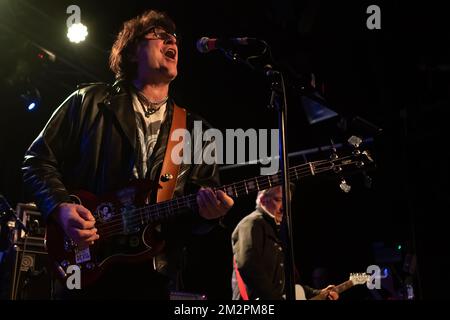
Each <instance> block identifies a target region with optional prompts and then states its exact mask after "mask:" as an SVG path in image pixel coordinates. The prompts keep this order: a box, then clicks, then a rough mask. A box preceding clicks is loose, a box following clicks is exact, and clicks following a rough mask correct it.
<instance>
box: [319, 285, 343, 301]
mask: <svg viewBox="0 0 450 320" xmlns="http://www.w3.org/2000/svg"><path fill="white" fill-rule="evenodd" d="M319 296H322V298H323V300H337V299H339V293H337V292H336V286H334V285H329V286H328V287H326V288H324V289H322V290H320V294H319Z"/></svg>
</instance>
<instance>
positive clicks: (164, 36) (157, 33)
mask: <svg viewBox="0 0 450 320" xmlns="http://www.w3.org/2000/svg"><path fill="white" fill-rule="evenodd" d="M148 34H152V35H153V36H154V37H155V38H156V39H158V40H162V41H164V42H169V41H173V42H174V43H175V44H176V45H179V44H180V38H179V37H178V36H177V35H176V34H175V33H169V32H167V31H165V30H163V29H161V28H160V27H151V28H150V29H148V31H146V32H145V33H144V38H145V39H147V40H156V39H150V38H147V35H148Z"/></svg>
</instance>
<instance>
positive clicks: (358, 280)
mask: <svg viewBox="0 0 450 320" xmlns="http://www.w3.org/2000/svg"><path fill="white" fill-rule="evenodd" d="M369 280H370V275H369V274H366V273H350V277H349V279H348V280H347V281H345V282H343V283H341V284H339V285H337V286H336V287H335V288H334V291H336V292H337V293H338V294H341V293H342V292H344V291H347V290H348V289H350V288H351V287H353V286H355V285H360V284H366V283H367V281H369ZM327 296H328V292H324V293H320V294H318V295H317V296H314V297H312V298H311V299H309V300H327ZM295 299H296V300H307V299H306V296H305V290H304V289H303V287H302V286H301V285H299V284H296V285H295Z"/></svg>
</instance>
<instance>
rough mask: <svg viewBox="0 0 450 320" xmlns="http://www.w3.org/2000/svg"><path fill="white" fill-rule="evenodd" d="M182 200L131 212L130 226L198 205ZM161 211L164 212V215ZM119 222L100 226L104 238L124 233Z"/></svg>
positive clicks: (187, 198)
mask: <svg viewBox="0 0 450 320" xmlns="http://www.w3.org/2000/svg"><path fill="white" fill-rule="evenodd" d="M349 164H353V162H350V163H347V164H345V165H349ZM332 168H333V166H330V167H327V168H323V169H317V170H315V172H316V173H321V172H326V171H329V170H332ZM308 171H309V169H308ZM305 173H306V172H305V170H303V172H301V173H298V172H297V173H293V172H290V173H289V174H290V176H292V175H297V176H298V175H299V174H300V175H302V176H305ZM261 185H262V186H263V187H262V188H261V190H262V189H265V188H270V187H271V183H270V182H263V183H262V184H261ZM223 188H224V187H223V186H222V187H220V188H216V190H222V189H223ZM236 190H239V191H237V192H242V191H244V190H245V187H241V188H237V189H236ZM181 198H184V199H183V200H182V201H177V205H173V204H166V205H162V204H163V203H158V204H152V205H150V206H148V207H144V208H138V209H135V210H130V211H129V212H138V214H135V215H132V216H130V219H129V221H128V224H131V225H135V224H136V223H137V222H139V220H141V221H140V222H141V226H142V225H143V224H144V222H145V223H147V224H148V223H149V222H151V220H153V219H154V218H167V217H170V216H174V215H176V214H177V213H178V214H179V213H182V212H180V211H178V210H179V209H186V208H189V207H191V208H192V206H193V205H195V204H196V194H193V195H188V196H185V197H180V198H176V199H173V200H177V199H181ZM173 200H169V201H168V202H173ZM180 202H181V204H180ZM150 207H156V208H157V207H159V208H160V210H157V211H156V212H154V213H145V211H148V210H149V209H150ZM160 211H162V213H161V212H160ZM164 211H165V212H164ZM177 211H178V212H177ZM142 213H144V215H145V218H146V219H145V218H144V217H143V215H142ZM118 220H119V221H117V222H111V223H109V224H108V225H105V224H104V225H103V226H99V229H103V233H102V234H103V236H104V237H105V236H109V235H110V233H111V232H112V233H113V234H116V233H123V229H124V225H123V222H122V220H121V219H120V217H119V219H118ZM154 222H156V221H154ZM113 234H112V235H113Z"/></svg>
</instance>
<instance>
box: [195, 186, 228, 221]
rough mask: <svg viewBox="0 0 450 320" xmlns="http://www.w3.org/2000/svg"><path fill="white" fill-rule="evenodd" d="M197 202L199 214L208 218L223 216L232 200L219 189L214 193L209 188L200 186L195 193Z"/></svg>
mask: <svg viewBox="0 0 450 320" xmlns="http://www.w3.org/2000/svg"><path fill="white" fill-rule="evenodd" d="M197 204H198V211H199V214H200V216H202V217H203V218H205V219H208V220H210V219H216V218H220V217H222V216H224V215H225V214H226V213H227V212H228V210H230V209H231V207H232V206H233V204H234V200H233V199H232V198H231V197H229V196H228V195H227V194H226V193H225V192H223V191H221V190H218V191H216V192H215V193H214V192H213V191H212V190H211V189H210V188H201V189H200V190H199V191H198V193H197Z"/></svg>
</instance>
